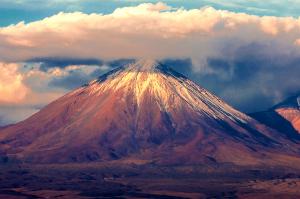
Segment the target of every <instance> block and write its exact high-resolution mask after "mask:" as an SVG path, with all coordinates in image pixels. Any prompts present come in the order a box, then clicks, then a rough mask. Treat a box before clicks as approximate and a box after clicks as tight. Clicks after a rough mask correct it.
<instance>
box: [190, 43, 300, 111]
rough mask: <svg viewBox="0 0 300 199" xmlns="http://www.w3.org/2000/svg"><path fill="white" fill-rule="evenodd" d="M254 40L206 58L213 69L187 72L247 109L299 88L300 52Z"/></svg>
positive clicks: (271, 102) (261, 106)
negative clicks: (202, 71) (273, 48)
mask: <svg viewBox="0 0 300 199" xmlns="http://www.w3.org/2000/svg"><path fill="white" fill-rule="evenodd" d="M284 52H286V51H284V50H283V51H280V50H279V51H276V50H273V51H272V46H268V45H260V44H256V43H252V44H249V45H246V46H241V47H240V48H237V49H235V50H233V51H230V50H225V51H223V53H222V54H221V55H220V56H219V57H209V58H207V66H206V67H207V68H208V69H209V71H211V72H210V73H194V72H193V71H190V72H189V74H187V75H188V76H189V77H190V78H192V79H193V80H195V81H197V82H198V83H199V84H201V85H202V86H203V87H205V88H207V89H208V90H210V91H212V92H214V93H215V94H216V95H218V96H220V97H221V98H223V99H225V101H227V102H229V103H230V104H232V105H233V106H235V107H236V108H238V109H240V110H242V111H245V112H254V111H259V110H263V109H267V108H269V107H271V106H272V105H274V104H275V103H278V102H279V101H281V100H283V99H285V98H287V97H289V96H291V95H293V94H295V93H297V92H299V91H300V79H299V74H300V55H298V54H296V53H284Z"/></svg>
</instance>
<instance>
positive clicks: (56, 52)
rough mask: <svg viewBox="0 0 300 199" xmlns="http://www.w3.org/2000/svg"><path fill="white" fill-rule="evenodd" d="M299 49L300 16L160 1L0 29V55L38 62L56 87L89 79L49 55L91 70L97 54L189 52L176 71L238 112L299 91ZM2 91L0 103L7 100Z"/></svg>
mask: <svg viewBox="0 0 300 199" xmlns="http://www.w3.org/2000/svg"><path fill="white" fill-rule="evenodd" d="M299 48H300V19H296V18H288V17H285V18H279V17H258V16H254V15H247V14H243V13H234V12H229V11H225V10H215V9H214V8H212V7H204V8H201V9H192V10H184V9H180V8H179V9H175V8H171V7H169V6H167V5H166V4H163V3H157V4H141V5H139V6H136V7H124V8H119V9H116V10H115V11H114V12H113V13H111V14H107V15H101V14H84V13H81V12H75V13H59V14H57V15H54V16H52V17H49V18H45V19H43V20H41V21H36V22H32V23H29V24H25V23H24V22H20V23H18V24H16V25H12V26H8V27H3V28H0V52H1V53H0V61H1V62H28V63H29V64H27V65H30V64H40V65H41V66H39V67H38V68H39V69H36V68H35V69H34V70H35V73H38V72H39V73H41V74H44V76H43V77H39V78H45V79H47V78H48V79H47V81H45V82H47V89H46V90H51V92H53V88H54V87H56V88H57V87H59V86H61V89H62V88H69V87H71V86H70V85H69V84H70V82H72V81H73V82H74V78H78V79H82V80H84V81H87V80H88V79H89V78H92V77H93V78H94V77H95V73H93V72H91V71H89V70H87V69H82V70H81V69H80V70H79V69H78V68H76V67H75V66H73V72H70V71H72V70H70V68H68V69H66V67H68V64H65V63H64V62H62V64H61V63H60V62H54V61H53V59H54V60H55V59H60V60H63V59H64V58H67V59H74V58H76V60H77V61H79V65H80V67H81V68H82V67H83V65H86V66H85V67H86V68H91V65H98V66H99V67H100V66H101V67H103V65H105V64H103V63H102V62H100V61H99V60H111V59H119V58H124V59H130V58H140V57H152V58H156V59H160V60H165V59H170V58H172V59H185V58H188V59H187V60H188V61H187V60H185V61H183V62H184V63H186V64H181V68H179V70H181V71H182V72H184V73H186V74H187V75H188V76H190V77H191V78H193V79H194V80H195V81H198V82H199V83H201V84H202V85H203V86H204V87H206V88H209V89H210V90H212V91H214V92H215V93H216V94H218V95H220V96H221V97H223V98H225V99H226V100H227V101H228V102H230V103H232V104H233V105H235V106H236V107H238V108H240V109H242V110H243V111H256V110H259V109H262V108H266V107H267V106H270V105H272V104H273V103H275V102H277V101H279V100H281V99H282V98H284V97H286V96H287V95H289V94H292V93H293V92H297V91H299V90H300V81H299V77H298V74H299V73H300V64H299V63H300V51H299ZM49 58H50V61H49ZM80 60H85V61H80ZM97 60H98V61H99V62H98V61H97ZM181 61H182V60H181ZM34 62H36V63H34ZM73 62H74V61H73ZM73 62H71V63H70V64H69V65H70V66H71V65H74V64H76V63H73ZM86 62H87V63H86ZM49 63H50V64H49ZM53 63H54V64H53ZM173 64H174V63H173ZM62 65H63V66H62ZM175 65H176V64H175ZM20 67H21V68H22V64H20ZM85 67H83V68H85ZM105 67H107V66H105ZM13 68H14V67H12V69H11V70H12V71H14V70H15V69H13ZM75 68H76V69H75ZM56 69H57V70H58V69H59V70H61V71H65V72H64V75H61V76H60V77H57V76H54V75H53V71H54V70H56ZM94 69H95V68H94ZM106 69H107V68H106ZM28 70H29V69H28V68H27V70H26V73H25V72H24V70H23V69H20V73H22V72H23V74H27V76H26V78H25V79H19V81H22V82H23V83H24V86H25V87H26V88H27V89H29V91H28V90H27V91H26V92H31V93H34V92H35V93H38V90H36V88H35V86H34V84H32V83H31V84H29V83H28V82H32V80H31V79H32V77H28V74H30V71H28ZM66 70H68V71H67V72H66ZM99 70H100V69H99V68H97V69H95V71H99ZM37 71H38V72H37ZM87 71H89V72H87ZM31 73H33V72H32V71H31ZM50 73H51V74H52V76H51V75H49V74H50ZM97 74H99V73H97ZM46 77H47V78H46ZM49 78H50V79H51V80H50V79H49ZM16 79H17V76H16ZM16 81H18V80H16ZM0 82H1V84H4V83H2V82H4V81H2V80H0ZM25 87H24V92H25V90H26V89H25ZM39 89H40V88H39ZM40 90H45V89H40ZM64 91H66V90H64ZM49 92H50V91H49ZM60 92H62V91H61V90H60ZM1 95H2V94H1ZM20 95H21V94H20ZM5 96H7V99H5V98H6V97H5ZM5 96H4V95H3V96H2V97H0V101H5V100H6V101H9V100H10V98H9V97H8V96H9V95H5ZM22 97H23V98H24V96H22V95H21V98H22ZM16 99H18V98H16ZM10 101H12V100H10Z"/></svg>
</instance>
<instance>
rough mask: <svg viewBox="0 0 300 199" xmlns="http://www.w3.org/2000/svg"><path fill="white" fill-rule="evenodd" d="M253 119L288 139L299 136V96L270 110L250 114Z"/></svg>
mask: <svg viewBox="0 0 300 199" xmlns="http://www.w3.org/2000/svg"><path fill="white" fill-rule="evenodd" d="M251 116H253V117H254V118H255V119H257V120H258V121H260V122H263V123H265V124H266V125H269V126H270V127H272V128H274V129H277V130H279V131H281V132H283V133H285V134H288V135H289V136H290V137H291V136H293V137H297V136H298V135H296V134H300V94H299V95H295V96H292V97H290V98H288V99H286V100H284V101H283V102H281V103H279V104H277V105H275V106H274V107H272V108H271V109H269V110H267V111H263V112H258V113H253V114H251Z"/></svg>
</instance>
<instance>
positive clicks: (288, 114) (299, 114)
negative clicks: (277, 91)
mask: <svg viewBox="0 0 300 199" xmlns="http://www.w3.org/2000/svg"><path fill="white" fill-rule="evenodd" d="M276 112H277V113H278V114H279V115H281V116H282V117H283V118H284V119H286V120H287V121H289V122H290V123H291V125H292V126H293V128H294V129H295V130H296V131H298V133H300V110H299V109H297V108H289V107H286V108H278V109H276Z"/></svg>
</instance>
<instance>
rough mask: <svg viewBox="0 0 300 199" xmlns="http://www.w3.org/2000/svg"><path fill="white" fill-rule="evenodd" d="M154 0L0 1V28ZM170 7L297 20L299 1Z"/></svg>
mask: <svg viewBox="0 0 300 199" xmlns="http://www.w3.org/2000/svg"><path fill="white" fill-rule="evenodd" d="M145 2H151V3H155V2H159V1H156V0H152V1H151V0H149V1H142V0H14V1H11V0H0V26H7V25H10V24H15V23H18V22H20V21H25V22H30V21H36V20H39V19H42V18H45V17H48V16H52V15H54V14H56V13H58V12H74V11H81V12H85V13H104V14H106V13H110V12H112V11H113V10H114V9H116V8H118V7H124V6H134V5H138V4H140V3H145ZM161 2H165V3H167V4H168V5H170V6H172V7H184V8H186V9H191V8H200V7H203V6H212V7H214V8H216V9H224V10H230V11H234V12H245V13H248V14H253V15H259V16H263V15H271V16H292V17H296V18H298V16H299V13H300V0H285V1H282V0H268V1H261V0H230V1H228V0H185V1H182V0H165V1H161Z"/></svg>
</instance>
